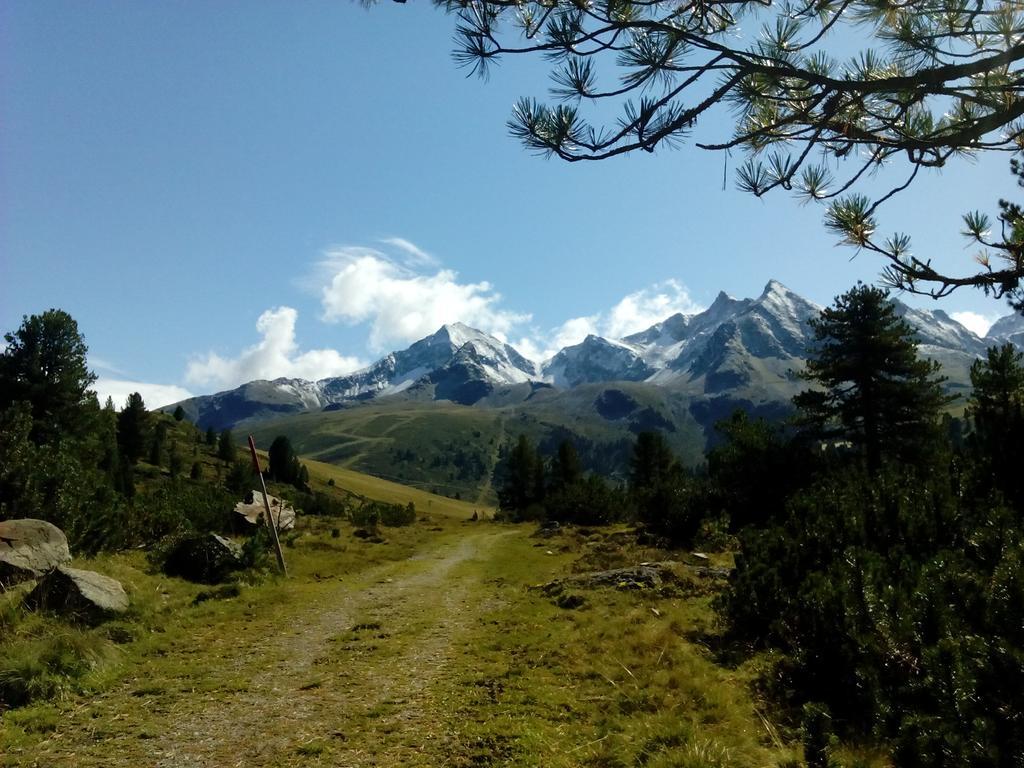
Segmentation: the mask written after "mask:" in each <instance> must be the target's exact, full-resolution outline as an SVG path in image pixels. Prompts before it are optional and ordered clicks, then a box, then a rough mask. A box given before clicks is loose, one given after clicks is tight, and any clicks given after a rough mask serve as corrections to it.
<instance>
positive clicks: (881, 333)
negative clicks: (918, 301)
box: [793, 283, 949, 473]
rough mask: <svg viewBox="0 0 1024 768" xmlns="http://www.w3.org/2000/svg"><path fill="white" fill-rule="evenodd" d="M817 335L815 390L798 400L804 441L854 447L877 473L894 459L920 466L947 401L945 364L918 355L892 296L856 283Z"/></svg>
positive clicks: (811, 372)
mask: <svg viewBox="0 0 1024 768" xmlns="http://www.w3.org/2000/svg"><path fill="white" fill-rule="evenodd" d="M811 328H812V329H813V331H814V339H815V343H816V347H815V349H814V350H813V352H812V355H811V358H810V359H809V360H808V361H807V369H806V370H805V371H804V373H803V374H802V375H803V378H804V379H805V380H807V381H809V382H811V383H812V384H814V385H816V387H815V388H814V389H810V390H806V391H804V392H801V393H800V394H799V395H797V396H796V397H795V398H794V400H793V402H794V404H795V405H796V407H797V409H798V411H799V414H798V422H799V423H800V425H801V426H802V428H803V431H804V434H805V435H808V436H810V437H813V438H815V439H818V440H822V441H825V442H826V443H831V444H835V445H843V444H845V445H849V446H851V447H852V448H853V449H854V451H855V452H856V453H857V454H858V455H859V456H861V457H862V458H863V460H864V462H865V464H866V466H867V469H868V471H869V472H871V473H876V472H877V471H878V469H879V468H880V467H881V465H882V463H883V462H884V461H886V460H890V459H892V460H897V461H901V462H909V463H912V464H917V463H919V462H920V461H921V460H922V459H923V455H924V454H925V453H927V452H928V451H930V450H931V449H933V448H934V445H935V440H934V438H935V436H936V434H937V432H936V429H937V419H938V414H939V410H940V409H941V408H942V406H943V405H944V404H946V403H947V402H949V398H948V397H947V396H946V395H945V394H944V393H943V390H942V382H943V381H944V379H943V378H942V377H940V376H939V375H938V370H939V364H938V363H937V362H935V361H933V360H922V359H920V358H919V357H918V356H917V344H916V342H915V334H914V330H913V329H912V328H911V327H910V325H908V324H907V323H906V322H905V321H904V320H902V319H901V318H900V317H898V316H897V314H896V307H895V306H894V304H893V302H892V301H891V300H890V299H889V292H888V291H886V290H881V289H879V288H875V287H873V286H870V285H863V284H860V283H858V284H857V285H856V286H855V287H854V288H851V289H850V290H849V291H847V292H846V293H844V294H842V295H841V296H838V297H837V298H836V300H835V303H834V304H833V305H832V306H831V307H826V308H825V309H824V310H822V313H821V317H819V318H817V319H815V320H812V321H811Z"/></svg>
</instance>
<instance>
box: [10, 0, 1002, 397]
mask: <svg viewBox="0 0 1024 768" xmlns="http://www.w3.org/2000/svg"><path fill="white" fill-rule="evenodd" d="M452 30H453V22H452V20H451V19H450V18H447V17H445V16H444V15H443V14H441V13H439V12H437V11H435V10H433V9H432V8H431V7H429V6H428V5H427V4H426V3H415V2H412V3H408V4H405V5H400V4H396V3H390V2H385V3H382V4H381V5H379V6H378V7H376V8H373V9H372V10H366V9H364V8H362V7H360V6H359V5H358V4H356V3H349V2H344V1H339V0H331V1H330V2H301V3H295V2H284V1H283V0H282V2H234V1H232V0H220V1H219V2H217V3H204V2H159V3H124V2H103V1H102V0H95V1H94V2H89V3H81V2H49V1H47V0H7V1H6V2H4V3H2V4H0V125H2V129H0V201H2V202H0V269H2V274H0V329H3V330H13V329H14V328H16V327H17V326H18V324H19V323H20V321H21V317H22V315H24V314H32V313H36V312H40V311H43V310H44V309H46V308H48V307H51V306H52V307H60V308H63V309H65V310H67V311H69V312H70V313H71V314H72V315H73V316H74V317H75V318H76V319H77V320H78V322H79V326H80V328H81V330H82V331H83V333H84V334H85V337H86V341H87V343H88V344H89V347H90V353H91V362H92V364H93V366H94V367H95V368H96V370H97V373H99V374H100V376H101V391H103V392H110V393H113V394H114V395H115V396H116V397H117V398H118V399H119V400H120V399H123V397H124V396H125V395H126V394H127V391H130V390H131V389H132V388H140V389H142V391H143V393H144V395H145V394H146V393H151V394H149V395H148V396H147V402H149V404H150V405H157V404H159V402H158V401H159V400H162V399H166V398H169V397H170V398H172V399H173V396H178V395H181V394H183V393H184V392H192V393H202V392H209V391H214V390H217V389H222V388H225V387H227V386H231V385H234V384H236V383H239V382H240V381H241V380H244V379H246V378H254V377H256V376H275V375H303V376H307V377H310V376H317V375H328V374H333V373H337V372H340V371H342V370H344V369H348V368H351V367H352V366H354V365H358V364H361V363H364V362H369V361H372V360H373V359H375V358H376V357H378V356H379V355H380V354H381V353H382V352H386V351H388V350H389V349H393V348H400V347H404V346H406V345H407V343H408V342H409V341H412V340H413V339H414V338H418V337H419V336H422V335H424V333H425V332H429V330H433V329H435V328H436V326H437V325H440V323H441V322H445V321H451V320H457V319H462V320H465V321H466V322H469V323H470V324H475V325H477V326H478V327H482V328H483V330H489V331H493V332H496V333H500V334H502V335H503V336H504V337H506V338H507V339H508V340H509V341H511V342H513V343H516V344H517V345H519V344H521V345H522V346H523V351H524V352H526V353H528V354H536V355H541V354H543V353H544V352H545V351H546V350H550V349H553V348H554V347H556V346H558V345H559V344H561V343H566V342H569V341H572V340H578V337H579V336H580V334H582V333H586V332H588V331H597V332H601V333H606V334H609V335H614V334H617V333H622V332H629V331H630V330H636V326H637V325H638V324H640V323H644V322H647V321H648V320H651V321H653V320H654V319H660V317H661V316H664V315H667V314H670V313H671V312H672V311H676V310H683V311H687V310H690V311H692V310H695V309H699V308H700V307H701V306H706V305H707V304H709V303H710V302H711V301H713V299H714V297H715V295H716V294H717V292H718V291H719V290H725V291H727V292H728V293H730V294H732V295H735V296H756V295H758V294H759V293H760V292H761V289H762V288H763V286H764V284H765V283H766V282H767V281H768V279H769V278H773V277H774V278H777V279H779V280H781V281H782V282H783V283H785V284H786V285H788V286H789V287H790V288H792V289H793V290H795V291H797V292H798V293H801V294H803V295H805V296H807V297H808V298H810V299H812V300H815V301H817V302H819V303H827V302H829V301H830V300H831V298H832V297H833V296H835V295H836V294H838V293H840V292H841V291H843V290H845V289H846V288H848V287H849V286H850V285H851V284H853V283H854V282H855V281H856V280H857V279H863V280H866V281H870V280H874V279H875V278H876V276H877V274H878V272H879V270H880V269H881V267H882V264H881V263H880V261H879V260H878V259H877V258H875V257H872V256H871V255H870V254H862V255H859V256H857V257H856V258H851V257H853V256H854V254H853V252H852V251H851V250H850V249H847V248H837V247H836V246H835V238H834V237H833V236H831V235H829V234H828V233H827V232H826V231H825V230H824V228H823V226H822V225H821V217H822V209H821V208H820V207H816V206H801V205H799V204H798V203H797V202H796V201H795V200H793V199H792V198H789V197H786V196H784V195H781V194H775V195H770V196H769V197H768V198H767V199H764V200H757V199H754V198H752V197H749V196H747V195H745V194H743V193H741V192H739V191H736V190H735V187H734V184H733V180H732V177H731V176H730V178H729V181H728V183H727V184H726V187H725V189H724V190H723V186H722V177H723V170H725V167H724V163H725V162H726V158H724V157H723V156H722V155H721V154H711V153H705V152H701V151H699V150H697V149H695V148H694V147H692V146H688V147H683V148H682V149H681V150H664V151H659V152H656V153H654V154H653V155H647V154H644V155H643V156H639V155H637V156H629V157H625V158H618V159H615V160H612V161H606V162H602V163H577V164H572V165H570V164H566V163H563V162H561V161H558V160H549V159H543V158H538V157H536V156H535V155H531V154H530V153H528V152H527V151H525V150H524V149H522V148H521V147H520V146H519V145H518V144H517V143H516V142H515V141H514V140H513V139H511V138H510V137H509V136H508V134H507V130H506V128H505V121H506V120H507V118H508V116H509V114H510V111H511V107H512V104H513V103H514V101H515V99H516V98H517V97H519V96H522V95H537V96H543V94H544V92H545V89H546V87H547V80H546V69H545V68H544V65H543V62H541V61H539V60H532V61H531V60H526V59H509V60H506V61H505V62H503V63H502V64H501V65H500V66H499V67H497V68H495V69H494V71H493V72H492V75H491V78H490V79H489V80H488V81H486V82H485V81H481V80H480V79H478V78H475V77H473V78H467V77H466V76H465V72H464V71H462V70H459V69H458V68H457V67H456V66H455V64H454V63H453V62H452V59H451V56H450V51H451V35H452ZM725 126H726V124H725V123H724V122H717V123H716V122H715V121H714V120H712V121H711V122H710V124H709V125H707V126H705V129H706V130H709V131H711V132H715V131H716V130H717V131H718V132H719V133H721V132H723V131H726V130H727V128H726V127H725ZM737 162H738V158H737V157H736V156H734V157H733V158H731V159H729V160H728V163H729V168H730V169H731V168H732V167H734V166H735V165H736V164H737ZM1014 195H1015V188H1014V186H1013V180H1012V178H1011V177H1010V175H1009V173H1008V171H1007V164H1006V158H1005V157H992V158H983V159H982V160H981V161H978V162H975V163H973V164H971V163H961V164H958V165H957V166H955V167H952V168H947V169H945V170H943V171H942V173H941V174H932V175H930V176H929V177H928V178H925V179H924V180H923V181H919V182H918V183H917V184H916V185H915V186H914V187H913V188H912V190H911V191H910V192H909V193H907V194H904V195H903V196H902V197H900V198H897V200H896V201H894V202H893V203H892V204H890V205H889V206H888V208H887V209H886V210H885V212H884V214H883V217H882V222H883V225H885V224H888V225H889V227H896V228H899V229H902V230H905V231H907V232H909V233H910V234H912V235H913V237H914V243H915V252H916V253H919V254H921V253H927V254H928V255H930V256H932V257H933V258H934V259H935V261H936V262H937V263H940V264H945V265H949V266H950V267H951V268H956V267H958V266H959V267H961V268H964V269H966V268H969V266H970V264H969V261H970V257H971V252H970V251H969V250H966V249H965V242H964V240H963V239H962V238H961V237H960V236H959V235H958V231H959V228H960V227H959V224H960V221H959V216H960V214H961V213H963V212H965V211H967V210H971V209H974V208H979V207H980V208H983V209H986V210H989V211H991V210H993V209H994V207H995V201H996V199H997V198H998V197H1000V196H1014ZM907 300H908V302H909V303H912V304H915V305H918V306H926V307H930V308H932V307H939V308H942V309H945V310H946V311H947V312H950V313H953V312H972V313H975V314H977V315H980V316H983V317H987V318H989V319H993V318H995V317H997V316H999V315H1002V314H1006V313H1008V311H1009V310H1008V309H1007V308H1006V307H1005V305H1004V304H1002V303H1001V302H997V301H994V300H992V299H986V298H985V297H984V296H982V295H981V294H980V293H977V292H961V293H957V294H955V295H954V296H953V297H951V298H949V299H946V300H944V301H943V302H941V303H939V304H935V303H934V302H931V301H929V300H926V299H913V298H911V299H907ZM153 385H161V386H163V387H164V388H163V389H159V388H154V386H153Z"/></svg>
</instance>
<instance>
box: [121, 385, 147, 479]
mask: <svg viewBox="0 0 1024 768" xmlns="http://www.w3.org/2000/svg"><path fill="white" fill-rule="evenodd" d="M148 431H149V412H148V411H147V410H146V403H145V402H144V401H143V399H142V395H140V394H139V393H138V392H133V393H132V394H130V395H128V399H127V400H126V401H125V404H124V408H122V409H121V412H120V413H119V414H118V415H117V444H118V447H119V448H120V449H121V456H123V457H124V459H125V460H126V461H128V462H129V463H131V464H136V463H138V461H139V459H141V458H142V456H143V453H144V452H145V450H146V433H147V432H148Z"/></svg>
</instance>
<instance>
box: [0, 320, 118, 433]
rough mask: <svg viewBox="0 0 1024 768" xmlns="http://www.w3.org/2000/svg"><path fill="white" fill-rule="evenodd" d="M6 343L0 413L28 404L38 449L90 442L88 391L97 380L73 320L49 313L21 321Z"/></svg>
mask: <svg viewBox="0 0 1024 768" xmlns="http://www.w3.org/2000/svg"><path fill="white" fill-rule="evenodd" d="M4 340H5V341H6V342H7V347H6V349H4V350H3V352H2V353H0V413H2V412H4V411H6V410H7V409H8V408H10V407H11V405H13V404H14V403H17V402H25V403H28V404H29V408H30V409H31V414H32V430H31V439H32V441H33V442H34V443H35V444H36V445H42V444H44V443H54V442H56V441H57V440H60V439H62V438H65V439H67V438H69V439H72V440H82V439H85V438H86V437H87V436H89V435H90V434H91V432H92V429H93V426H94V417H95V415H96V411H97V407H98V406H97V403H96V397H95V395H94V394H93V393H92V392H90V391H89V387H90V386H92V384H93V382H94V381H96V376H95V375H94V374H93V373H92V372H91V371H89V368H88V366H87V364H86V353H87V352H88V348H87V347H86V345H85V339H84V338H83V337H82V334H81V333H79V331H78V323H76V322H75V321H74V319H73V318H72V317H71V315H69V314H68V313H67V312H64V311H62V310H59V309H50V310H47V311H46V312H44V313H43V314H41V315H32V316H31V317H24V318H23V319H22V324H21V326H20V327H19V328H18V330H17V331H15V332H13V333H6V334H4Z"/></svg>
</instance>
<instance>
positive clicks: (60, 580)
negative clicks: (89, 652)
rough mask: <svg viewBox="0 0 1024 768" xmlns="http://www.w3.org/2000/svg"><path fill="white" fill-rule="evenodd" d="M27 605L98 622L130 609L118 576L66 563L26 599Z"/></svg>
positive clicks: (44, 577)
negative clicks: (81, 568) (117, 578)
mask: <svg viewBox="0 0 1024 768" xmlns="http://www.w3.org/2000/svg"><path fill="white" fill-rule="evenodd" d="M25 605H27V606H28V607H29V608H33V609H36V610H44V611H52V612H54V613H59V614H60V615H62V616H66V617H68V618H70V619H74V620H75V621H81V622H84V623H87V624H98V623H99V622H101V621H103V620H105V619H108V618H111V617H112V616H115V615H117V614H121V613H124V612H125V611H127V610H128V595H127V594H125V591H124V587H122V586H121V582H119V581H117V580H116V579H112V578H110V577H109V576H104V575H103V574H101V573H96V572H95V571H83V570H80V569H78V568H68V567H67V566H63V565H62V566H59V567H58V568H55V569H54V570H52V571H50V572H49V573H47V574H46V575H45V576H43V578H41V579H40V580H39V583H38V584H36V587H35V589H33V590H32V591H31V592H29V594H28V596H27V597H26V598H25Z"/></svg>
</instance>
